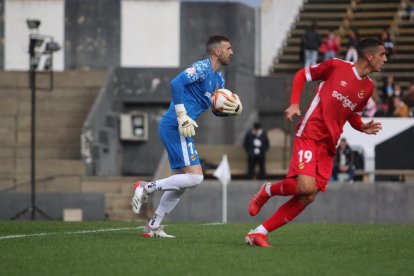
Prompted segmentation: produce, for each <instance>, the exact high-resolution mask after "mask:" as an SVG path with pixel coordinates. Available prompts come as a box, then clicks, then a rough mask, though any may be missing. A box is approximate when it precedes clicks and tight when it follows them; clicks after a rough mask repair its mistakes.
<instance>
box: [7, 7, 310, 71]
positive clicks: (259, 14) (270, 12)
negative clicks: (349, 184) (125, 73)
mask: <svg viewBox="0 0 414 276" xmlns="http://www.w3.org/2000/svg"><path fill="white" fill-rule="evenodd" d="M235 2H238V1H230V2H225V3H223V2H221V3H218V2H214V1H212V2H207V1H202V2H197V1H192V2H187V1H179V0H157V1H149V0H88V1H82V0H0V13H2V12H3V10H4V13H3V15H4V34H2V33H1V30H0V38H3V39H4V42H5V43H4V52H2V49H1V47H0V55H1V56H3V58H4V67H3V66H2V65H3V64H1V58H0V66H2V67H0V68H5V69H6V70H27V69H28V59H29V58H28V55H27V49H28V35H29V30H28V28H27V26H26V19H27V18H36V19H40V20H41V21H42V24H41V26H40V29H39V31H40V33H41V34H45V35H51V36H53V37H54V38H55V41H57V42H58V43H59V44H60V45H61V46H62V49H61V50H60V51H59V52H57V53H56V54H55V55H54V68H55V70H64V69H75V68H76V69H78V68H83V69H88V68H91V69H102V68H106V67H110V66H117V65H121V66H125V67H132V66H134V67H154V66H157V67H177V66H180V65H181V66H186V65H188V63H190V62H193V61H194V60H196V59H199V58H201V57H202V56H204V44H205V40H206V38H207V37H208V36H209V35H211V34H212V33H213V32H216V33H224V34H226V35H228V36H229V37H230V38H231V39H232V41H233V42H234V43H233V44H234V49H235V52H236V54H237V55H236V56H235V60H234V61H235V65H237V66H239V67H240V66H246V67H249V68H250V67H252V68H255V67H256V68H255V72H256V73H260V74H261V75H267V74H268V72H269V66H270V65H271V64H272V60H273V58H274V57H275V56H276V53H277V51H278V49H279V48H280V47H281V45H282V42H283V40H284V39H285V38H286V34H287V32H288V31H289V29H290V26H291V24H292V23H293V22H294V20H295V16H296V14H297V12H298V8H299V7H300V5H301V4H302V2H303V0H277V1H276V0H265V1H263V3H262V5H261V7H260V8H257V7H258V2H259V1H251V2H248V1H244V2H245V3H246V4H250V6H248V5H244V4H240V3H235ZM200 26H201V27H202V28H199V27H200ZM0 29H1V26H0ZM154 34H156V35H154ZM182 47H184V48H182ZM180 49H181V51H180ZM148 53H154V54H151V55H149V54H148Z"/></svg>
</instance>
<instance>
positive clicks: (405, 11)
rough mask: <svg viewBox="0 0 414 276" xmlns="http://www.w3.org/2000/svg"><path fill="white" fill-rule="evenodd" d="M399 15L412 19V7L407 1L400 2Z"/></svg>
mask: <svg viewBox="0 0 414 276" xmlns="http://www.w3.org/2000/svg"><path fill="white" fill-rule="evenodd" d="M401 9H402V13H401V17H402V18H406V19H407V20H410V21H414V7H413V5H412V4H411V3H410V2H409V1H402V2H401Z"/></svg>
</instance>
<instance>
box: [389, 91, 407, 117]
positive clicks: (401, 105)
mask: <svg viewBox="0 0 414 276" xmlns="http://www.w3.org/2000/svg"><path fill="white" fill-rule="evenodd" d="M393 106H394V110H393V112H392V115H393V116H394V117H408V114H409V109H408V106H407V105H406V104H405V102H403V101H402V100H401V98H400V97H399V96H394V97H393Z"/></svg>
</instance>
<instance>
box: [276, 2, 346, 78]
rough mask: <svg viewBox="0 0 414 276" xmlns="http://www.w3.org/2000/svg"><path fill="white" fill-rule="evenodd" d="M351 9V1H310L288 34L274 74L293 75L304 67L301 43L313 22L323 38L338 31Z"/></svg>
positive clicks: (277, 59) (278, 56)
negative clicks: (329, 32) (301, 56)
mask: <svg viewBox="0 0 414 276" xmlns="http://www.w3.org/2000/svg"><path fill="white" fill-rule="evenodd" d="M350 8H351V2H350V1H349V0H309V1H307V2H305V3H304V4H303V6H302V8H301V11H300V14H299V15H298V18H297V20H296V23H295V24H294V25H293V26H292V30H291V31H290V33H289V34H288V36H287V38H286V41H285V44H284V46H283V47H282V49H281V50H280V52H279V53H278V55H277V57H276V59H275V60H274V65H273V73H274V74H293V73H295V72H296V71H297V70H299V69H300V68H302V67H303V64H304V61H302V60H301V59H300V51H301V41H302V36H303V34H304V33H305V30H306V29H307V28H308V27H310V26H311V24H312V22H313V21H316V22H317V24H318V32H319V34H320V35H321V36H322V37H323V36H325V35H326V34H327V33H328V31H329V30H331V29H333V30H338V29H340V28H341V26H342V22H343V20H344V18H345V17H346V15H347V13H348V11H349V10H350Z"/></svg>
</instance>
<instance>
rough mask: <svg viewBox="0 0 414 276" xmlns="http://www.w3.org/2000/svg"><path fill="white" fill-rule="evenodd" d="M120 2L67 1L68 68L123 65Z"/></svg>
mask: <svg viewBox="0 0 414 276" xmlns="http://www.w3.org/2000/svg"><path fill="white" fill-rule="evenodd" d="M120 6H121V4H120V2H119V1H113V0H88V1H83V0H70V1H68V0H66V1H65V45H66V47H65V68H66V69H76V68H82V69H106V68H108V66H116V65H119V59H120V57H119V54H120V33H121V32H120V30H121V26H120V20H119V19H120Z"/></svg>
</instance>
